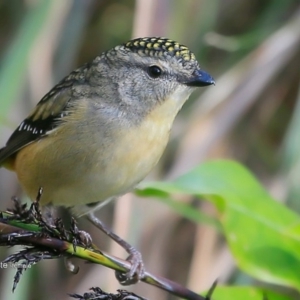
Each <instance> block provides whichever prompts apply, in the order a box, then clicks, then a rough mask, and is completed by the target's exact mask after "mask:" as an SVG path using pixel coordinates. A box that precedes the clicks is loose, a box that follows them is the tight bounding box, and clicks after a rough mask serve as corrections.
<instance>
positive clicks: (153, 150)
mask: <svg viewBox="0 0 300 300" xmlns="http://www.w3.org/2000/svg"><path fill="white" fill-rule="evenodd" d="M153 66H155V67H156V68H158V69H159V70H160V72H161V73H159V74H158V75H159V76H157V77H156V76H153V74H151V73H150V71H149V70H150V67H153ZM212 83H213V79H212V78H211V77H210V76H209V75H207V74H206V73H205V72H203V71H202V70H200V67H199V65H198V62H197V60H196V58H195V55H194V54H193V53H192V52H191V51H190V50H189V49H188V48H187V47H186V46H183V45H180V44H179V43H177V42H174V41H172V40H170V39H167V38H160V37H158V38H156V37H153V38H139V39H134V40H131V41H129V42H127V43H125V44H123V45H120V46H116V47H115V48H113V49H111V50H109V51H106V52H104V53H103V54H101V55H100V56H98V57H96V58H95V59H94V60H93V61H92V62H90V63H87V64H85V65H84V66H82V67H80V68H78V69H76V70H75V71H73V72H72V73H70V75H68V76H67V77H65V78H64V79H63V80H62V81H61V82H60V83H58V84H57V85H56V86H55V87H54V88H53V89H52V90H51V91H50V92H49V93H47V94H46V95H45V96H44V97H43V98H42V99H41V101H40V102H39V103H38V104H37V106H36V108H35V109H34V110H33V112H32V113H31V114H30V115H29V116H28V117H27V118H26V119H25V120H24V121H23V122H21V124H20V125H19V126H18V128H17V129H16V130H15V131H14V133H13V134H12V136H11V137H10V139H9V140H8V142H7V144H6V146H5V147H4V148H2V149H1V150H0V165H1V164H2V165H4V166H6V167H7V168H10V169H12V170H14V171H16V173H17V175H18V178H19V180H20V182H21V185H22V186H23V188H24V190H25V192H26V193H27V194H28V195H29V197H30V198H31V199H35V196H36V194H37V191H38V189H39V187H43V189H44V192H43V196H42V203H44V204H45V203H53V204H55V205H64V206H80V207H81V206H84V205H85V204H89V203H94V202H97V201H99V202H101V201H102V202H103V201H105V200H107V199H110V198H112V197H115V196H118V195H121V194H124V193H126V192H127V191H129V190H131V189H132V188H133V187H134V186H135V185H136V184H137V183H138V182H140V181H141V180H142V179H143V178H144V177H145V176H146V175H147V174H148V173H149V172H150V171H151V169H152V168H153V167H154V166H155V164H156V163H157V161H158V160H159V158H160V156H161V155H162V153H163V150H164V149H165V146H166V144H167V141H168V137H169V132H170V129H171V126H172V123H173V120H174V118H175V116H176V114H177V113H178V111H179V110H180V108H181V106H182V105H183V103H184V102H185V101H186V99H187V98H188V97H189V95H190V94H191V92H192V91H193V90H194V87H195V86H204V85H209V84H212ZM86 210H88V208H86ZM77 211H78V210H77ZM80 211H81V212H82V213H85V212H86V211H85V209H82V208H80V209H79V212H78V213H79V214H80Z"/></svg>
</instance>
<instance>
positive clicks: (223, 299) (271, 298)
mask: <svg viewBox="0 0 300 300" xmlns="http://www.w3.org/2000/svg"><path fill="white" fill-rule="evenodd" d="M264 297H265V298H264ZM212 299H213V300H235V299H242V300H264V299H268V300H292V298H290V297H288V296H284V295H281V294H278V293H275V292H272V291H267V290H262V289H259V288H254V287H247V286H238V287H229V286H217V287H216V289H215V291H214V292H213V295H212Z"/></svg>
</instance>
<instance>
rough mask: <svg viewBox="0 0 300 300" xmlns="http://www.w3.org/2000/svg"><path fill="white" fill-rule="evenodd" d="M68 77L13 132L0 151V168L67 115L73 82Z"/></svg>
mask: <svg viewBox="0 0 300 300" xmlns="http://www.w3.org/2000/svg"><path fill="white" fill-rule="evenodd" d="M71 74H72V73H71ZM71 74H70V75H71ZM70 75H69V76H68V77H66V78H65V79H64V80H63V81H61V82H60V83H59V84H58V85H56V86H55V87H54V88H53V89H52V90H50V92H49V93H48V94H46V95H45V96H44V97H43V98H42V99H41V101H40V102H39V103H38V104H37V106H36V107H35V109H34V111H33V112H32V113H31V114H30V115H29V116H28V117H27V118H26V119H25V120H24V121H23V122H22V123H21V124H20V125H19V126H18V127H17V129H16V130H15V131H14V132H13V134H12V135H11V136H10V138H9V140H8V141H7V143H6V146H5V147H3V148H2V149H0V166H1V164H2V163H3V162H5V160H6V159H8V158H9V157H10V156H11V155H13V154H15V153H16V152H17V151H18V150H20V149H22V148H23V147H25V146H27V145H28V144H30V143H32V142H34V141H36V140H38V139H40V138H42V137H45V136H47V134H48V133H49V132H50V131H51V130H53V129H55V128H56V127H57V126H58V124H59V120H61V119H62V118H63V117H64V116H65V115H66V114H67V112H66V110H65V109H66V107H67V105H68V102H69V101H70V99H71V89H70V87H71V85H73V84H74V81H72V80H68V78H69V77H70Z"/></svg>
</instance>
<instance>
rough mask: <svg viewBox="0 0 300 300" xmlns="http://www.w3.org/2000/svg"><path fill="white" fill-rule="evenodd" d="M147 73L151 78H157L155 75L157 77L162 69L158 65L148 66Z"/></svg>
mask: <svg viewBox="0 0 300 300" xmlns="http://www.w3.org/2000/svg"><path fill="white" fill-rule="evenodd" d="M148 74H149V75H150V77H152V78H157V77H159V76H160V75H161V74H162V70H161V68H160V67H158V66H150V67H149V68H148Z"/></svg>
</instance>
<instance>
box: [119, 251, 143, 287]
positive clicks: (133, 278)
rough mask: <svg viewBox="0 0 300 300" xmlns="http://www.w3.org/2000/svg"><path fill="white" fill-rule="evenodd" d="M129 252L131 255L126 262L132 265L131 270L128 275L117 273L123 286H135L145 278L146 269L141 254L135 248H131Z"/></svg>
mask: <svg viewBox="0 0 300 300" xmlns="http://www.w3.org/2000/svg"><path fill="white" fill-rule="evenodd" d="M128 252H129V253H130V254H129V256H128V257H127V259H126V261H128V262H129V263H130V264H131V268H130V270H129V271H128V272H126V273H122V272H118V271H116V278H117V280H118V281H119V283H120V284H122V285H131V284H135V283H137V282H139V281H140V280H141V279H143V278H144V277H145V267H144V263H143V259H142V255H141V253H140V252H139V251H137V250H136V249H135V248H134V247H131V248H130V250H129V251H128Z"/></svg>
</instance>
